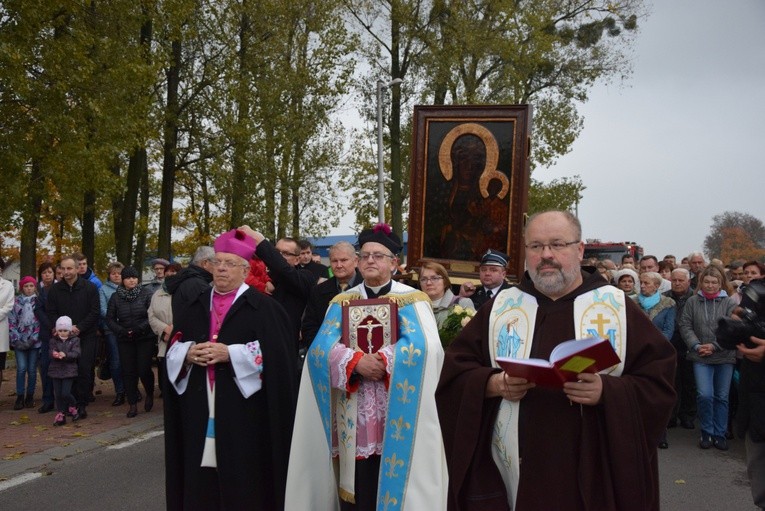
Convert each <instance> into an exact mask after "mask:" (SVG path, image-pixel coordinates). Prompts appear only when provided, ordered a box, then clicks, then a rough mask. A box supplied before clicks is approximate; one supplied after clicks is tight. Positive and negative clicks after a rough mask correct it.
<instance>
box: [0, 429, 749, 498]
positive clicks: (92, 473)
mask: <svg viewBox="0 0 765 511" xmlns="http://www.w3.org/2000/svg"><path fill="white" fill-rule="evenodd" d="M148 425H149V426H151V424H148ZM131 439H132V440H131ZM127 440H128V441H129V442H122V441H120V440H113V441H111V442H110V443H111V445H108V446H106V445H98V443H99V442H95V445H96V446H95V447H91V448H87V447H86V446H83V447H78V446H76V445H72V446H69V447H70V449H71V452H70V453H69V454H68V455H64V456H63V457H62V458H61V459H57V457H56V456H51V454H55V453H46V454H47V456H48V460H49V461H48V462H47V463H46V464H45V466H44V467H43V468H42V469H41V470H35V469H32V468H29V469H27V470H24V471H21V472H19V473H18V474H16V475H11V476H6V477H3V478H2V479H5V480H0V509H14V510H15V511H26V510H29V511H38V510H40V509H62V508H68V509H77V510H78V511H91V510H92V511H103V510H104V509H114V510H146V511H153V510H158V511H159V510H162V509H164V473H163V470H164V468H163V463H164V457H163V433H162V430H161V429H158V428H156V427H154V428H153V429H148V430H146V431H144V432H143V433H141V434H139V435H138V436H134V435H130V436H128V438H127ZM130 442H133V443H130ZM697 442H698V429H696V430H684V429H679V428H678V429H671V430H669V443H670V448H669V449H667V450H660V451H659V477H660V484H661V502H662V509H664V510H671V511H674V510H677V511H685V510H694V511H704V510H709V511H721V510H725V511H729V510H733V511H739V510H741V511H750V510H755V509H756V508H755V507H754V505H753V504H752V500H751V494H750V492H749V483H748V481H747V477H746V466H745V457H744V447H743V442H742V441H741V440H733V441H731V449H730V450H729V451H727V452H722V451H718V450H716V449H714V448H712V449H709V450H707V451H704V450H701V449H699V448H698V447H697ZM89 445H91V446H92V445H94V444H89ZM3 468H6V469H7V468H8V467H7V466H4V467H3ZM7 472H8V470H6V473H7ZM21 478H30V480H28V481H26V482H20V481H22V479H21ZM551 483H554V481H553V482H551ZM290 511H293V510H290Z"/></svg>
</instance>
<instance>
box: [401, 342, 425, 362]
mask: <svg viewBox="0 0 765 511" xmlns="http://www.w3.org/2000/svg"><path fill="white" fill-rule="evenodd" d="M401 353H402V354H403V355H407V359H406V360H404V365H407V366H409V367H414V366H416V365H417V362H415V361H414V357H419V356H420V355H422V350H420V349H418V348H415V347H414V343H411V342H410V343H409V345H408V346H401Z"/></svg>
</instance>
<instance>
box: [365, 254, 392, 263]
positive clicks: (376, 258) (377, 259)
mask: <svg viewBox="0 0 765 511" xmlns="http://www.w3.org/2000/svg"><path fill="white" fill-rule="evenodd" d="M370 257H371V258H372V260H374V261H375V262H377V263H379V262H382V260H383V259H385V258H386V257H390V258H391V259H393V257H394V256H392V255H390V254H383V253H382V252H359V259H361V260H362V261H366V260H367V259H369V258H370Z"/></svg>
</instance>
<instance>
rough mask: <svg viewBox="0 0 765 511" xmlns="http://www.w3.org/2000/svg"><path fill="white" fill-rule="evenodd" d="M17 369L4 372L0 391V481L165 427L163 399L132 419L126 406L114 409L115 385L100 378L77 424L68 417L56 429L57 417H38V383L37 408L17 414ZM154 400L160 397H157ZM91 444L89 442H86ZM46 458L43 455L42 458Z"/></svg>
mask: <svg viewBox="0 0 765 511" xmlns="http://www.w3.org/2000/svg"><path fill="white" fill-rule="evenodd" d="M15 382H16V370H15V369H6V370H5V371H3V381H2V385H1V386H0V480H2V479H5V478H7V477H9V476H11V475H13V474H16V473H19V472H21V471H23V470H26V469H30V468H35V467H39V466H42V465H45V464H46V463H47V462H49V461H51V460H54V461H55V460H56V459H61V458H62V457H66V456H69V455H71V454H75V453H77V452H83V451H84V450H87V449H90V448H96V447H99V446H104V445H109V444H111V443H114V442H118V441H120V440H122V439H125V438H128V437H131V436H135V435H136V434H140V433H141V432H144V431H149V430H152V429H156V428H159V427H161V426H162V400H161V399H157V398H156V397H155V400H154V409H153V410H152V411H151V412H148V413H147V412H144V411H143V402H141V403H138V411H139V413H138V416H137V417H135V418H132V419H128V418H127V417H126V416H125V414H126V413H127V404H125V405H122V406H111V403H112V401H113V400H114V386H113V385H112V382H111V380H108V381H101V380H99V379H98V378H96V384H95V394H96V401H95V402H93V403H90V405H89V406H88V417H87V419H83V420H80V421H77V422H72V421H71V418H67V424H66V425H65V426H53V420H54V417H55V413H54V412H48V413H44V414H41V413H38V412H37V409H38V408H39V406H40V404H41V403H42V401H41V397H40V396H41V386H40V384H39V381H38V385H37V391H36V392H35V407H34V408H24V409H22V410H18V411H17V410H14V409H13V404H14V402H15V400H16V393H15V387H16V384H15ZM155 395H156V394H155ZM83 440H88V441H83ZM43 453H44V455H43Z"/></svg>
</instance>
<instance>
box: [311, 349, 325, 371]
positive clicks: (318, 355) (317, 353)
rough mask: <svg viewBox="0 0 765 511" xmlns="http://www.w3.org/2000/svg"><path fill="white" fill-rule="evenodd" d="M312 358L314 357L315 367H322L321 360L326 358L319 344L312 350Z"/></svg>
mask: <svg viewBox="0 0 765 511" xmlns="http://www.w3.org/2000/svg"><path fill="white" fill-rule="evenodd" d="M311 356H312V357H313V365H315V366H316V367H321V360H322V359H323V358H324V350H323V349H321V347H320V346H319V345H318V344H317V345H316V347H315V348H314V349H312V350H311Z"/></svg>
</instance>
